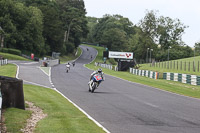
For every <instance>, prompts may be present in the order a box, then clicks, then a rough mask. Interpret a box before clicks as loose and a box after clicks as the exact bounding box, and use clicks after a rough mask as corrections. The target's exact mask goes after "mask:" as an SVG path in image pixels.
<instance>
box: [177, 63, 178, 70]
mask: <svg viewBox="0 0 200 133" xmlns="http://www.w3.org/2000/svg"><path fill="white" fill-rule="evenodd" d="M177 70H178V61H177Z"/></svg>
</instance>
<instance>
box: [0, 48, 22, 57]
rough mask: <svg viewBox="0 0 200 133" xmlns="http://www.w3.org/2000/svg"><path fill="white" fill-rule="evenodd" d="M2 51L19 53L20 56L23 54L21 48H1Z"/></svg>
mask: <svg viewBox="0 0 200 133" xmlns="http://www.w3.org/2000/svg"><path fill="white" fill-rule="evenodd" d="M0 52H3V53H9V54H14V55H19V56H21V54H22V52H21V51H20V50H18V49H12V48H1V49H0Z"/></svg>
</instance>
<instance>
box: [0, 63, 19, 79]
mask: <svg viewBox="0 0 200 133" xmlns="http://www.w3.org/2000/svg"><path fill="white" fill-rule="evenodd" d="M16 72H17V67H16V66H15V65H14V64H7V65H3V66H0V76H7V77H15V74H16Z"/></svg>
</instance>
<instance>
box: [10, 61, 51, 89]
mask: <svg viewBox="0 0 200 133" xmlns="http://www.w3.org/2000/svg"><path fill="white" fill-rule="evenodd" d="M8 63H14V64H16V65H17V66H18V73H17V75H16V76H17V78H19V79H22V80H23V82H24V83H25V84H32V85H39V86H43V87H46V88H52V84H51V83H50V80H49V75H48V74H45V73H44V72H43V71H42V70H41V69H40V64H39V62H35V61H18V60H9V61H8Z"/></svg>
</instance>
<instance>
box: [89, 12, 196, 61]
mask: <svg viewBox="0 0 200 133" xmlns="http://www.w3.org/2000/svg"><path fill="white" fill-rule="evenodd" d="M157 13H158V12H155V11H147V13H146V15H145V17H144V18H143V19H141V20H140V22H139V23H138V24H137V25H134V24H133V23H132V22H131V21H130V20H129V19H128V18H124V17H123V16H120V15H113V16H112V15H108V14H107V15H104V16H103V18H94V17H88V18H87V19H88V27H89V34H88V37H87V41H88V42H92V43H99V44H101V45H104V46H106V47H107V48H108V49H109V50H114V51H130V52H134V57H135V58H136V59H138V60H143V61H149V58H150V56H151V57H152V58H154V59H156V60H168V52H170V55H169V58H170V60H171V59H179V58H185V57H190V56H192V55H193V51H192V49H191V48H190V47H189V46H187V45H186V44H185V43H184V42H183V41H182V35H183V34H184V30H185V28H187V26H185V25H184V24H183V23H181V22H180V20H179V19H171V18H169V17H164V16H157ZM147 58H148V59H147Z"/></svg>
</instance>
